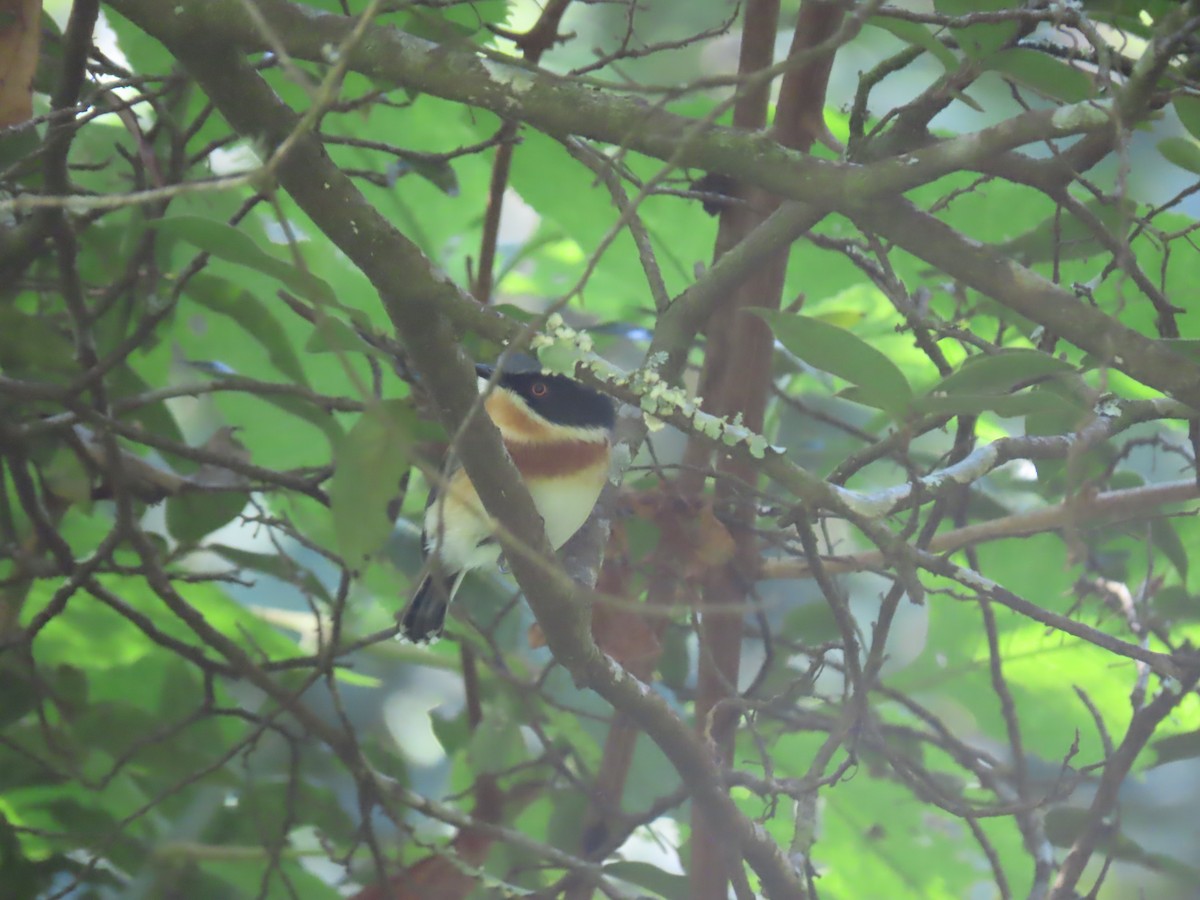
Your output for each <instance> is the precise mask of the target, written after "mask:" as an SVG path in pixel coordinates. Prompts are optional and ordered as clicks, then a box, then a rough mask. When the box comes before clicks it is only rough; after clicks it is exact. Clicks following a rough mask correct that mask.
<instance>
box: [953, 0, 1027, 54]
mask: <svg viewBox="0 0 1200 900" xmlns="http://www.w3.org/2000/svg"><path fill="white" fill-rule="evenodd" d="M933 7H934V9H936V10H937V11H938V12H939V13H941V14H942V15H944V16H967V15H970V14H971V13H979V12H1000V11H1002V10H1005V9H1012V4H1011V2H1010V0H934V4H933ZM1017 28H1018V23H1017V21H1016V20H1015V19H1014V20H1013V21H1010V22H989V23H981V24H979V25H969V26H967V27H966V28H952V29H950V30H951V31H952V32H953V34H954V37H955V38H956V39H957V40H958V45H959V46H960V47H962V49H963V52H964V53H966V54H967V56H969V57H971V58H972V59H976V60H980V59H985V58H986V57H988V56H990V55H991V54H993V53H995V52H996V51H997V50H999V49H1000V48H1001V47H1003V46H1004V45H1005V44H1007V43H1009V42H1010V41H1011V40H1012V39H1013V38H1014V37H1016V35H1017Z"/></svg>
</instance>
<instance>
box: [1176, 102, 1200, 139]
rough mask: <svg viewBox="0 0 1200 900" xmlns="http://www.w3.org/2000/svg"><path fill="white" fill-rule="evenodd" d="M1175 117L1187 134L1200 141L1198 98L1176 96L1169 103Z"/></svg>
mask: <svg viewBox="0 0 1200 900" xmlns="http://www.w3.org/2000/svg"><path fill="white" fill-rule="evenodd" d="M1171 105H1172V106H1174V107H1175V115H1177V116H1179V121H1180V122H1182V123H1183V127H1184V128H1186V129H1187V130H1188V134H1190V135H1191V136H1192V137H1194V138H1196V139H1198V140H1200V97H1197V96H1195V95H1192V94H1176V95H1175V98H1174V99H1173V100H1172V101H1171Z"/></svg>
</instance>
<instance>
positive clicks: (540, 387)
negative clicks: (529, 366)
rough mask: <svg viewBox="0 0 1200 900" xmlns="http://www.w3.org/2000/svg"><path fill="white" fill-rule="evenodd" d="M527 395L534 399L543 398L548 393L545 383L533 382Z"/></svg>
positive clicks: (548, 389)
mask: <svg viewBox="0 0 1200 900" xmlns="http://www.w3.org/2000/svg"><path fill="white" fill-rule="evenodd" d="M529 393H531V394H533V396H535V397H545V396H546V395H547V394H548V393H550V388H549V387H547V386H546V382H544V381H535V382H534V383H533V387H531V388H530V389H529Z"/></svg>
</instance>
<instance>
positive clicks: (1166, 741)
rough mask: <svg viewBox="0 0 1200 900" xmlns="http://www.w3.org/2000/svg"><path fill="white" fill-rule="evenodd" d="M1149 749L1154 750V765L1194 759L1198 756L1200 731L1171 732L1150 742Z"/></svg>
mask: <svg viewBox="0 0 1200 900" xmlns="http://www.w3.org/2000/svg"><path fill="white" fill-rule="evenodd" d="M1150 749H1151V750H1152V751H1153V752H1154V765H1155V766H1165V765H1166V764H1167V763H1172V762H1178V761H1179V760H1181V759H1195V758H1196V757H1198V756H1200V731H1188V732H1185V733H1183V734H1172V735H1170V736H1168V737H1165V738H1162V739H1161V740H1157V741H1155V742H1154V743H1152V744H1151V745H1150Z"/></svg>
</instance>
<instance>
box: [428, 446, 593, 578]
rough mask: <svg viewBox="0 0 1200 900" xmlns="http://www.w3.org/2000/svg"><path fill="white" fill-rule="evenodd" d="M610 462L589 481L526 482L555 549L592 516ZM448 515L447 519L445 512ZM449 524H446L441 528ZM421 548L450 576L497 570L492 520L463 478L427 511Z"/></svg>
mask: <svg viewBox="0 0 1200 900" xmlns="http://www.w3.org/2000/svg"><path fill="white" fill-rule="evenodd" d="M607 477H608V463H607V460H605V461H604V465H603V466H595V467H594V468H593V469H592V470H590V471H589V472H587V477H585V478H580V477H578V476H575V477H571V478H547V479H536V480H533V481H527V482H526V487H528V488H529V493H530V496H531V497H532V498H533V504H534V506H535V507H537V511H538V513H539V514H540V515H541V517H542V520H543V522H544V523H545V528H546V537H547V538H548V539H549V541H550V546H552V547H553V548H554V549H555V550H557V549H558V548H559V547H561V546H562V545H563V544H565V543H566V542H567V541H568V540H569V539H570V537H571V535H573V534H574V533H575V532H576V531H578V530H579V529H580V527H581V526H582V525H583V523H584V522H586V521H587V518H588V516H589V515H591V513H592V508H593V507H594V506H595V505H596V500H597V498H598V497H599V496H600V491H601V489H602V488H603V487H604V482H605V480H606V479H607ZM446 512H448V513H449V514H448V515H445V514H444V513H446ZM447 522H449V523H452V524H451V525H446V524H445V523H447ZM424 525H425V549H426V551H427V552H429V553H437V555H438V556H439V557H440V559H441V564H442V568H443V569H445V570H446V571H448V572H458V571H462V570H464V569H476V568H480V567H483V566H488V565H495V564H496V562H497V560H498V559H499V556H500V544H499V542H497V541H492V540H489V539H490V538H491V537H492V532H493V529H492V525H491V520H490V517H489V516H488V515H487V512H486V511H485V510H484V508H483V503H482V502H480V500H479V495H478V494H476V493H475V488H474V485H472V484H471V483H470V481H469V480H468V479H466V478H465V477H463V475H461V474H457V473H456V477H455V478H453V479H452V486H451V490H449V491H448V492H447V493H445V494H443V495H441V496H440V497H439V498H438V499H437V500H435V501H434V503H433V504H432V505H431V506H430V507H429V509H427V510H426V511H425V522H424Z"/></svg>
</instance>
